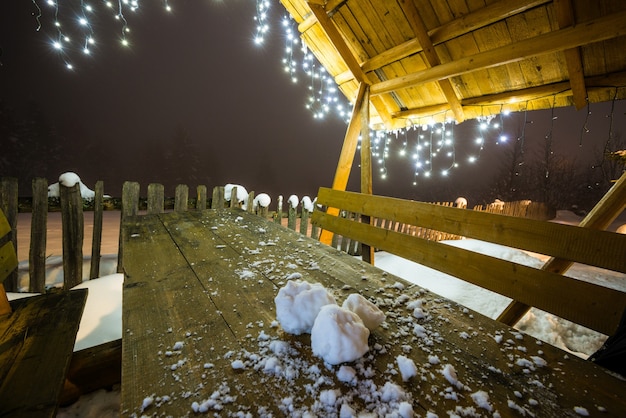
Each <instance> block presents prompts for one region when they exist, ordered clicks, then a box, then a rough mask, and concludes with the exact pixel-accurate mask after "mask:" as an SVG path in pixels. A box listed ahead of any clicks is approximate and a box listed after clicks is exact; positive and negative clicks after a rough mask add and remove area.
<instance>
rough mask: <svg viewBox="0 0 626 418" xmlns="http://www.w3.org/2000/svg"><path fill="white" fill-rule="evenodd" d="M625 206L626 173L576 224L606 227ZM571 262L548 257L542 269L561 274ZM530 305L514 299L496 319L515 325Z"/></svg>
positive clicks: (588, 226)
mask: <svg viewBox="0 0 626 418" xmlns="http://www.w3.org/2000/svg"><path fill="white" fill-rule="evenodd" d="M625 208H626V173H624V174H622V177H620V179H619V180H618V181H617V182H616V183H615V184H614V185H613V187H611V188H610V189H609V191H608V192H606V194H605V195H604V196H603V197H602V199H600V201H599V202H598V203H597V204H596V205H595V206H594V208H593V209H592V210H591V212H589V214H587V216H585V218H584V219H583V220H582V221H581V222H580V224H579V225H578V226H580V227H583V228H591V229H599V230H604V229H606V228H607V227H608V226H609V225H610V224H611V222H613V221H614V220H615V218H617V216H619V214H620V213H622V212H623V211H624V209H625ZM572 264H573V263H572V262H571V261H569V260H564V259H561V258H554V257H552V258H550V259H549V260H548V261H547V262H546V263H545V264H544V265H543V267H542V270H546V271H550V272H552V273H557V274H563V273H565V272H566V271H567V269H569V268H570V266H571V265H572ZM530 308H531V307H530V306H528V305H526V304H524V303H521V302H518V301H516V300H514V301H512V302H511V303H509V305H508V306H507V307H506V308H505V309H504V311H502V313H501V314H500V316H498V321H500V322H503V323H505V324H507V325H510V326H513V325H515V324H516V323H517V322H518V321H519V320H520V319H522V317H523V316H524V315H526V313H527V312H528V311H529V310H530Z"/></svg>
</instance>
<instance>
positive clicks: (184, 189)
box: [174, 184, 189, 212]
mask: <svg viewBox="0 0 626 418" xmlns="http://www.w3.org/2000/svg"><path fill="white" fill-rule="evenodd" d="M188 202H189V186H187V185H186V184H179V185H178V186H176V196H175V199H174V210H175V211H176V212H181V211H186V210H187V208H188V206H189V204H188Z"/></svg>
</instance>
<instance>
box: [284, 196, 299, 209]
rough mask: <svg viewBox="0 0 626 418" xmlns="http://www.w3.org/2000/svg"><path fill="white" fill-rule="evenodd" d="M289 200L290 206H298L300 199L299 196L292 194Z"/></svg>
mask: <svg viewBox="0 0 626 418" xmlns="http://www.w3.org/2000/svg"><path fill="white" fill-rule="evenodd" d="M287 202H288V203H289V207H290V208H297V207H298V203H300V200H299V199H298V196H296V195H295V194H292V195H291V196H289V199H287Z"/></svg>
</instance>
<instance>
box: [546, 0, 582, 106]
mask: <svg viewBox="0 0 626 418" xmlns="http://www.w3.org/2000/svg"><path fill="white" fill-rule="evenodd" d="M554 10H555V11H556V19H557V22H558V24H559V28H567V27H570V26H574V25H575V24H576V21H575V17H574V9H573V8H572V0H554ZM563 53H564V54H565V63H566V65H567V72H568V74H569V82H570V85H571V87H572V95H573V98H574V106H576V109H582V108H583V107H585V105H586V104H587V88H586V87H585V74H584V71H583V64H582V60H581V58H580V47H576V48H571V49H566V50H565V51H563Z"/></svg>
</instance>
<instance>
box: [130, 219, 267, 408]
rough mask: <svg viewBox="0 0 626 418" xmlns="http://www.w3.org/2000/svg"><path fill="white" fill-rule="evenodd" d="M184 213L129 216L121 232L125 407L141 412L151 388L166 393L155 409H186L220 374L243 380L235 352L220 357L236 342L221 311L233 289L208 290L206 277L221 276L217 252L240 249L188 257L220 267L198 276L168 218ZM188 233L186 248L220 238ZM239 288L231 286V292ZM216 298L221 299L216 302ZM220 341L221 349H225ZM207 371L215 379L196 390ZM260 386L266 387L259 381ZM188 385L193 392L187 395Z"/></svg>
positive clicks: (185, 231) (226, 379) (213, 243)
mask: <svg viewBox="0 0 626 418" xmlns="http://www.w3.org/2000/svg"><path fill="white" fill-rule="evenodd" d="M186 213H193V212H186ZM181 214H183V213H182V212H181V213H177V212H174V213H172V214H169V216H168V215H160V216H162V217H163V219H164V221H163V222H162V221H161V220H160V219H159V217H157V216H156V215H153V216H149V217H142V220H141V223H137V224H133V223H132V221H131V220H128V221H127V223H126V224H125V225H124V228H125V229H126V230H127V231H128V233H127V234H125V236H126V237H127V242H126V251H127V257H126V260H127V261H126V263H125V266H124V270H125V271H124V272H125V283H124V302H123V306H124V308H123V328H124V330H126V331H125V334H124V336H123V342H122V351H123V359H122V376H123V379H124V382H125V383H124V384H123V385H122V415H130V414H132V413H141V412H143V408H142V404H143V400H144V399H145V398H146V397H149V396H153V397H157V396H159V397H163V396H169V397H170V401H168V402H164V403H163V404H162V405H160V406H159V409H158V411H159V414H166V415H168V414H171V415H172V416H180V415H181V414H183V415H184V414H187V413H191V405H192V402H200V403H201V402H202V401H203V400H206V399H208V398H209V396H210V395H211V393H212V392H213V391H214V390H216V389H217V386H218V385H219V384H220V382H233V383H236V382H237V384H242V385H243V384H245V378H244V377H243V376H242V378H241V380H242V381H241V382H238V381H239V379H237V376H238V375H237V373H235V371H234V370H233V368H232V367H230V363H231V361H232V360H229V359H228V357H224V354H225V353H226V352H228V351H231V350H239V349H240V345H239V342H238V341H237V339H236V338H235V336H234V335H233V330H232V329H231V327H230V325H229V324H228V323H227V322H226V321H225V319H224V315H228V314H232V313H233V307H232V302H233V297H231V296H229V295H228V294H227V293H225V292H223V291H222V292H219V293H218V294H212V293H211V292H212V291H213V290H212V285H211V283H210V280H209V279H210V278H211V277H215V279H216V280H219V279H220V278H221V277H222V276H221V274H219V273H220V272H221V270H223V268H224V267H220V266H223V264H222V263H223V262H222V261H221V260H222V257H223V258H224V259H228V258H230V257H237V254H236V253H233V251H232V250H230V249H228V248H223V251H221V250H220V252H219V253H217V254H215V253H214V254H211V253H207V252H204V254H201V255H200V257H202V258H201V259H197V260H194V261H192V263H194V268H199V269H208V268H213V267H215V268H216V269H217V272H216V274H215V276H213V275H210V276H205V277H203V280H200V278H199V277H198V276H197V275H196V273H195V272H194V270H193V269H192V268H191V266H190V262H189V261H188V260H187V259H186V257H187V254H185V255H184V256H183V254H182V253H181V252H180V251H179V250H176V244H175V243H174V242H173V241H172V238H171V236H170V232H171V233H176V231H177V228H178V226H177V225H176V224H174V223H172V222H171V221H170V218H173V219H175V218H176V215H181ZM164 223H165V224H168V225H172V229H170V230H169V231H168V230H167V229H166V226H164ZM190 232H191V231H189V230H188V228H186V227H185V226H184V225H183V226H182V229H181V230H179V233H180V234H181V235H186V234H190ZM185 239H186V240H189V241H191V246H190V248H194V246H198V248H202V245H203V244H202V243H206V244H205V245H210V246H212V247H213V249H214V247H215V246H218V245H222V241H221V240H219V239H215V237H214V234H212V233H210V232H209V233H208V234H200V235H198V234H190V235H186V238H185ZM200 240H201V241H200ZM182 245H183V247H185V248H187V249H189V248H188V246H187V245H184V244H182ZM189 256H191V257H193V254H192V253H191V252H190V254H189ZM164 260H167V261H166V262H163V261H164ZM231 272H232V269H231ZM239 290H241V289H235V291H236V292H238V291H239ZM219 301H225V302H226V304H225V305H217V302H219ZM228 303H231V305H228ZM242 308H243V307H242ZM235 315H236V313H235ZM195 318H202V320H201V321H198V320H197V319H195ZM234 324H236V322H234V323H233V325H234ZM177 342H180V344H178V345H177ZM179 345H180V348H178V346H179ZM224 347H225V348H226V349H225V351H224V352H222V348H224ZM138 353H154V354H153V355H138ZM168 353H171V354H168ZM179 362H182V363H179ZM204 365H211V366H210V367H209V366H207V367H205V366H204ZM209 369H210V370H209ZM208 373H211V374H212V375H213V373H216V374H217V375H216V377H215V378H214V379H213V380H212V382H213V384H214V385H215V386H213V385H211V386H210V387H208V388H207V389H206V390H199V389H200V388H202V387H204V385H205V384H206V381H205V377H206V375H207V374H208ZM203 376H204V377H203ZM190 388H192V390H191V391H189V389H190ZM257 389H259V390H261V391H263V390H264V389H263V388H262V387H260V388H257ZM188 392H191V393H190V394H189V395H187V393H188ZM246 398H248V396H246V395H242V396H240V397H238V402H242V403H244V404H253V401H252V400H251V399H247V400H246ZM233 406H234V407H236V405H232V404H231V405H230V406H229V405H225V408H224V411H227V410H232V408H233ZM148 411H150V410H147V411H146V413H147V412H148ZM235 411H236V409H235Z"/></svg>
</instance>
